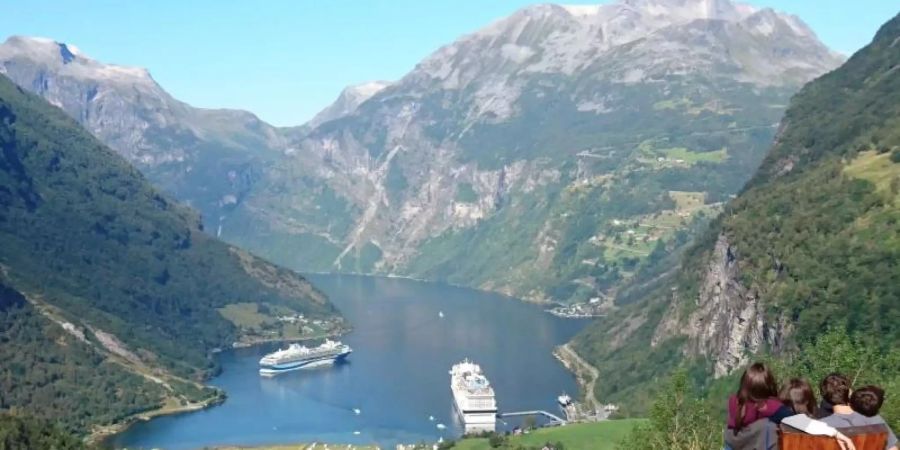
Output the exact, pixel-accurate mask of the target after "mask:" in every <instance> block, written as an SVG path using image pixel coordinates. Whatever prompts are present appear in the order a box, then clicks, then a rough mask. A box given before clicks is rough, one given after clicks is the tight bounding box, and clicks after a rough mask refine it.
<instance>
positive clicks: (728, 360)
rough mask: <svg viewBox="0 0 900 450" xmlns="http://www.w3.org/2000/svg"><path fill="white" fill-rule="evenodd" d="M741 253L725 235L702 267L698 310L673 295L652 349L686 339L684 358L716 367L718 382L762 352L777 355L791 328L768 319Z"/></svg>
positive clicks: (714, 369) (719, 239)
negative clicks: (750, 285) (749, 285)
mask: <svg viewBox="0 0 900 450" xmlns="http://www.w3.org/2000/svg"><path fill="white" fill-rule="evenodd" d="M739 258H740V255H739V254H738V252H737V249H736V248H735V247H733V246H732V245H731V244H729V242H728V237H727V236H726V235H724V234H720V235H719V236H718V238H717V239H716V243H715V246H714V247H713V248H712V250H711V251H710V254H709V260H708V261H707V262H706V263H705V265H704V266H703V271H702V275H701V276H700V289H699V292H698V293H697V295H696V296H695V297H694V302H693V304H691V305H689V306H688V307H685V305H684V304H683V303H682V302H681V301H680V300H679V299H678V298H677V296H675V295H673V297H672V299H671V300H672V301H671V303H670V306H669V311H668V313H667V314H666V315H665V318H664V319H663V320H662V321H661V322H660V323H659V325H658V326H657V328H656V331H655V333H654V335H653V339H652V341H651V345H652V346H654V347H656V346H659V345H660V344H661V343H662V342H665V341H667V340H670V339H673V338H677V337H679V336H685V337H686V338H687V342H686V343H685V345H684V349H683V354H684V356H685V357H687V358H695V357H702V358H705V359H706V360H708V361H709V362H710V363H712V366H713V376H714V377H716V378H718V377H721V376H724V375H728V374H730V373H731V372H732V371H734V370H735V369H738V368H741V367H744V366H746V364H747V363H748V360H749V358H750V356H752V355H755V354H757V353H759V352H760V351H762V350H771V351H775V352H778V351H779V350H780V349H781V348H782V346H783V344H784V343H783V338H784V336H786V335H788V334H790V328H789V325H788V324H787V323H786V322H785V321H784V320H779V318H777V317H776V318H771V317H767V314H766V311H765V308H764V305H763V304H762V295H760V294H759V293H758V292H756V291H754V290H752V289H749V288H747V287H746V286H744V284H743V279H742V273H741V269H740V264H739Z"/></svg>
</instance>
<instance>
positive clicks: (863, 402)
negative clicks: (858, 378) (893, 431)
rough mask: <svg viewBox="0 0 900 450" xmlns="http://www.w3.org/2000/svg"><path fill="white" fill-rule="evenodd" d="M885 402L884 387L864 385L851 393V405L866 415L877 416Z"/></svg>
mask: <svg viewBox="0 0 900 450" xmlns="http://www.w3.org/2000/svg"><path fill="white" fill-rule="evenodd" d="M883 403H884V389H881V388H880V387H878V386H863V387H861V388H859V389H857V390H855V391H853V394H851V395H850V407H851V408H853V410H854V411H856V412H858V413H860V414H862V415H864V416H866V417H873V416H877V415H878V412H879V411H881V405H882V404H883Z"/></svg>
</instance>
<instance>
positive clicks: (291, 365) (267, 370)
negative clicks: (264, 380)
mask: <svg viewBox="0 0 900 450" xmlns="http://www.w3.org/2000/svg"><path fill="white" fill-rule="evenodd" d="M350 353H351V352H350V351H345V352H342V353H338V354H335V355H328V356H323V357H320V358H310V359H301V360H297V361H291V362H286V363H282V364H271V365H263V366H260V368H259V374H260V375H262V376H266V377H273V376H275V375H278V374H282V373H286V372H293V371H295V370H300V369H312V368H314V367H319V366H326V365H330V364H334V363H335V362H336V361H338V360H342V359H344V358H346V357H347V355H349V354H350Z"/></svg>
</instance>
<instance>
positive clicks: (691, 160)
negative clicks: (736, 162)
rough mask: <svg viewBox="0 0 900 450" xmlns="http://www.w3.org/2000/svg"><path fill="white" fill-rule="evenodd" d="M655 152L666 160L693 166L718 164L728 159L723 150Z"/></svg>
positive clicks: (663, 149) (676, 148)
mask: <svg viewBox="0 0 900 450" xmlns="http://www.w3.org/2000/svg"><path fill="white" fill-rule="evenodd" d="M657 151H658V152H661V153H662V154H664V155H665V156H666V158H669V159H675V160H677V159H680V160H683V161H684V162H685V163H687V164H695V163H698V162H700V161H706V162H717V163H718V162H722V161H725V159H726V158H728V150H727V149H724V148H723V149H721V150H717V151H714V152H692V151H690V150H688V149H686V148H684V147H674V148H662V149H658V150H657Z"/></svg>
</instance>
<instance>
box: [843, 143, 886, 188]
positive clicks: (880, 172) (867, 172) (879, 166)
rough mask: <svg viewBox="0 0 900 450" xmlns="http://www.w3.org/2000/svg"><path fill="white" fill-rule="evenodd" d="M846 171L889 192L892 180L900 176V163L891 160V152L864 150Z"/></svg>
mask: <svg viewBox="0 0 900 450" xmlns="http://www.w3.org/2000/svg"><path fill="white" fill-rule="evenodd" d="M844 173H846V174H847V175H850V176H852V177H854V178H862V179H864V180H868V181H871V182H872V183H873V184H875V188H876V189H877V190H878V191H879V192H887V191H889V190H890V188H891V182H892V181H893V180H895V179H897V178H900V163H895V162H892V161H891V154H890V152H888V153H881V154H879V153H878V152H875V151H867V152H862V153H860V154H859V156H857V157H856V158H854V159H853V161H851V162H850V164H848V165H847V167H845V168H844Z"/></svg>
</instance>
